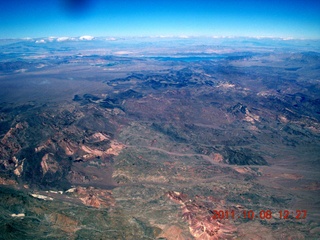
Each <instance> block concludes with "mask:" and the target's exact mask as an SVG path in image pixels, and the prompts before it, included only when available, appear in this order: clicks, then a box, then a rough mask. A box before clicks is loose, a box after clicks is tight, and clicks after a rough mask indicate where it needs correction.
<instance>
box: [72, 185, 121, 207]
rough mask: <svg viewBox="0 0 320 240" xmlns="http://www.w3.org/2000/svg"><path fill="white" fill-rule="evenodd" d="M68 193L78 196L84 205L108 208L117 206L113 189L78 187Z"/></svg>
mask: <svg viewBox="0 0 320 240" xmlns="http://www.w3.org/2000/svg"><path fill="white" fill-rule="evenodd" d="M66 193H68V194H70V195H72V196H74V197H76V198H78V199H80V200H81V202H82V203H83V204H84V205H87V206H90V207H94V208H108V207H112V206H115V199H114V198H113V196H112V192H111V190H105V189H97V188H93V187H76V188H74V189H69V190H68V191H66Z"/></svg>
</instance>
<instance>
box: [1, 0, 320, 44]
mask: <svg viewBox="0 0 320 240" xmlns="http://www.w3.org/2000/svg"><path fill="white" fill-rule="evenodd" d="M82 35H91V36H96V37H98V36H114V37H120V36H121V37H126V36H128V37H129V36H207V37H210V36H219V37H220V36H243V37H261V36H264V37H283V38H307V39H320V0H290V1H289V0H264V1H262V0H206V1H205V0H197V1H190V0H185V1H182V0H161V1H159V0H139V1H138V0H131V1H129V0H45V1H44V0H41V1H38V0H10V1H1V7H0V38H25V37H32V38H37V37H49V36H56V37H61V36H68V37H76V36H82Z"/></svg>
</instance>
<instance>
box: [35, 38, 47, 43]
mask: <svg viewBox="0 0 320 240" xmlns="http://www.w3.org/2000/svg"><path fill="white" fill-rule="evenodd" d="M36 43H46V41H45V40H44V39H40V40H37V41H36Z"/></svg>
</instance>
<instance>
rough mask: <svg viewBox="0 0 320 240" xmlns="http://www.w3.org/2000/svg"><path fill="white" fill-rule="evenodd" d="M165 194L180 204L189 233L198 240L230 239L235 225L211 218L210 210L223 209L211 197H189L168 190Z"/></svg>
mask: <svg viewBox="0 0 320 240" xmlns="http://www.w3.org/2000/svg"><path fill="white" fill-rule="evenodd" d="M167 196H168V197H169V198H170V199H171V200H173V201H174V202H176V203H179V204H180V205H181V209H182V218H183V219H184V220H185V221H187V222H188V224H189V230H190V233H191V235H192V236H193V237H194V238H195V239H198V240H218V239H232V237H234V236H235V235H234V233H235V231H236V227H235V226H233V225H232V224H230V223H229V222H228V220H224V219H218V220H217V219H213V217H212V216H213V214H212V210H213V209H214V208H215V209H221V210H222V209H224V206H223V205H222V204H221V203H219V202H218V201H217V200H216V199H214V198H213V197H208V198H205V197H200V196H198V197H197V198H196V199H195V200H193V199H190V198H189V197H188V196H187V195H186V194H183V193H180V192H174V191H170V192H168V194H167Z"/></svg>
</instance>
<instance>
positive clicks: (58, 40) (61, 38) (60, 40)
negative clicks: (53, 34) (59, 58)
mask: <svg viewBox="0 0 320 240" xmlns="http://www.w3.org/2000/svg"><path fill="white" fill-rule="evenodd" d="M68 40H71V38H69V37H59V38H57V42H64V41H68Z"/></svg>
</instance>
